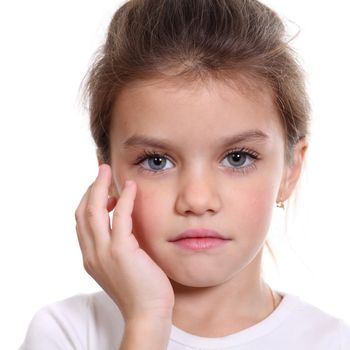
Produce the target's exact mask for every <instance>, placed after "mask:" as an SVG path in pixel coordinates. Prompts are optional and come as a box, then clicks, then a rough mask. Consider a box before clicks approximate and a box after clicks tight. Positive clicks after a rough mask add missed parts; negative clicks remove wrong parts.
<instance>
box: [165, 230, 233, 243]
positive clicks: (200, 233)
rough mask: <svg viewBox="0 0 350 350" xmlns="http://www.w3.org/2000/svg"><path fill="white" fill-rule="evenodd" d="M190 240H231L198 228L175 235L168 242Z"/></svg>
mask: <svg viewBox="0 0 350 350" xmlns="http://www.w3.org/2000/svg"><path fill="white" fill-rule="evenodd" d="M191 238H197V239H204V238H207V239H209V238H212V239H221V240H231V239H230V238H227V237H225V236H223V235H221V234H220V233H218V232H216V231H215V230H210V229H205V228H198V229H190V230H186V231H184V232H182V233H180V234H179V235H177V236H176V237H175V238H174V239H172V240H170V242H177V241H179V240H184V239H191Z"/></svg>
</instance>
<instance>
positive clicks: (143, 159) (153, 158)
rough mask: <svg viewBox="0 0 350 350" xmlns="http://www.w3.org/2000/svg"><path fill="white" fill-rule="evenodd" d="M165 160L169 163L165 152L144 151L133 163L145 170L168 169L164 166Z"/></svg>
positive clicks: (158, 170)
mask: <svg viewBox="0 0 350 350" xmlns="http://www.w3.org/2000/svg"><path fill="white" fill-rule="evenodd" d="M167 162H169V163H170V160H169V159H168V158H167V156H166V155H165V154H161V153H158V152H148V151H144V152H143V154H142V155H141V156H140V157H139V158H138V159H137V160H136V163H135V164H136V165H139V166H140V167H141V168H143V170H146V171H151V172H160V171H163V170H166V169H169V167H165V166H166V163H167ZM170 167H171V166H170Z"/></svg>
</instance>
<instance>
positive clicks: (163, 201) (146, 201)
mask: <svg viewBox="0 0 350 350" xmlns="http://www.w3.org/2000/svg"><path fill="white" fill-rule="evenodd" d="M167 198H168V200H167ZM168 206H169V196H167V195H166V193H164V191H162V189H161V188H160V187H142V185H140V184H138V192H137V195H136V198H135V202H134V210H133V213H132V220H133V233H134V234H135V236H136V238H138V239H140V240H141V241H142V240H143V238H144V237H147V236H148V235H150V234H152V235H155V234H157V232H159V231H163V234H164V229H165V227H164V226H165V225H164V223H165V222H166V212H169V210H170V208H168Z"/></svg>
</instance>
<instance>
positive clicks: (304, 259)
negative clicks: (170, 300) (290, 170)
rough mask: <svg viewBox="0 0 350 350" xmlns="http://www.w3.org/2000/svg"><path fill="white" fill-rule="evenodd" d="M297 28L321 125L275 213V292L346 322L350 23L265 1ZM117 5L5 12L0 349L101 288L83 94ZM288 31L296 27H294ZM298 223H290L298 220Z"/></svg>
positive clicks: (324, 10) (299, 3) (316, 5)
mask: <svg viewBox="0 0 350 350" xmlns="http://www.w3.org/2000/svg"><path fill="white" fill-rule="evenodd" d="M265 3H267V4H268V5H271V6H272V8H274V9H275V10H276V11H277V12H279V13H280V14H281V15H282V16H283V17H286V18H289V19H290V20H292V21H293V22H295V23H297V24H298V26H299V27H300V29H301V33H300V35H299V36H298V38H297V39H296V40H295V41H294V47H295V48H296V49H297V51H298V52H299V55H300V57H301V60H302V62H303V65H304V67H305V69H306V71H307V73H308V88H309V91H310V96H311V100H312V106H313V125H312V136H311V140H310V141H311V144H310V149H309V154H308V159H307V166H306V168H305V173H304V176H303V178H302V181H301V186H300V190H299V193H298V202H297V210H296V211H294V210H291V211H289V215H288V218H289V219H288V231H287V232H285V230H284V227H285V224H284V221H285V218H284V216H283V215H284V214H283V211H282V210H278V209H276V213H275V217H274V221H273V225H272V228H271V239H272V246H273V249H274V251H275V254H276V256H277V259H278V262H279V269H276V268H274V267H273V265H272V264H271V259H269V258H268V257H267V258H266V264H265V276H266V279H267V280H268V281H269V282H270V283H271V285H272V286H273V287H274V288H276V289H279V290H284V291H288V292H290V293H294V294H297V295H299V296H300V297H302V298H303V299H304V300H306V301H308V302H311V303H313V304H314V305H316V306H318V307H319V308H322V309H323V310H325V311H327V312H329V313H331V314H333V315H334V316H337V317H340V318H343V319H344V320H346V321H347V322H350V302H349V295H350V283H349V277H348V276H349V266H350V250H349V245H350V238H349V236H350V224H349V215H350V209H349V204H348V203H349V197H350V184H349V181H350V168H349V151H350V136H349V127H350V121H349V120H350V113H349V97H350V95H349V81H350V79H349V78H350V71H349V62H350V54H349V34H350V28H349V19H348V11H349V9H348V2H347V1H345V0H334V1H332V2H329V1H327V2H326V1H316V0H312V1H311V0H310V1H303V0H288V1H287V0H285V1H278V0H269V1H265ZM119 5H120V2H118V1H103V2H101V1H96V0H94V1H91V0H90V1H82V0H75V1H67V0H62V1H55V2H53V1H43V0H41V1H40V0H33V1H24V0H19V1H7V2H6V1H3V2H1V4H0V36H1V38H0V39H1V41H0V44H1V55H0V60H1V61H0V99H1V102H0V108H1V110H0V118H1V119H0V121H1V126H0V143H1V144H0V146H1V147H0V152H1V155H0V156H1V158H0V160H1V175H0V176H1V181H0V218H1V219H0V239H1V241H0V269H1V271H0V272H1V289H0V293H1V298H0V303H1V304H0V323H1V324H0V329H1V332H0V333H1V336H0V348H1V349H16V348H18V346H19V345H20V343H21V342H22V340H23V338H24V335H25V332H26V329H27V326H28V324H29V321H30V319H31V318H32V316H33V314H34V313H35V311H37V310H38V309H39V308H40V307H42V306H43V305H45V304H47V303H51V302H53V301H56V300H59V299H63V298H66V297H69V296H71V295H73V294H77V293H86V292H92V291H96V290H99V287H98V286H97V284H96V283H95V282H94V281H93V280H92V279H91V278H90V277H89V276H88V275H87V273H86V272H85V271H84V269H83V266H82V261H81V253H80V250H79V246H78V242H77V239H76V233H75V220H74V211H75V209H76V207H77V205H78V203H79V201H80V198H81V197H82V195H83V193H84V192H85V190H86V188H87V186H88V185H89V184H90V183H91V182H92V181H94V179H95V177H96V175H97V161H96V158H95V148H94V144H93V142H92V138H91V137H90V134H89V129H88V117H87V113H86V112H85V111H84V110H83V109H82V108H81V106H80V104H79V103H80V102H79V99H78V96H79V95H78V92H79V91H78V90H79V85H80V82H81V80H82V79H83V76H84V74H85V72H86V71H87V68H88V65H89V63H90V59H91V57H92V55H93V53H94V51H95V50H96V49H97V47H98V46H99V45H100V44H101V43H102V40H103V38H104V35H105V31H106V28H107V25H108V23H109V20H110V18H111V16H112V15H113V13H114V11H115V10H116V8H117V7H119ZM289 27H290V30H291V31H292V32H295V31H297V26H296V25H295V24H292V23H291V24H290V25H289ZM290 214H292V215H290Z"/></svg>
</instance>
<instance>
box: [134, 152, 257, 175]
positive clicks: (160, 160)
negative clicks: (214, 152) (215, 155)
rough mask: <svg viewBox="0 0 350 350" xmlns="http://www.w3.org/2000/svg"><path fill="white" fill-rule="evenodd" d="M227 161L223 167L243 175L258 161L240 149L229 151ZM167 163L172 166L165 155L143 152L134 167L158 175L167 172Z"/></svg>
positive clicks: (249, 153)
mask: <svg viewBox="0 0 350 350" xmlns="http://www.w3.org/2000/svg"><path fill="white" fill-rule="evenodd" d="M226 159H227V162H226V163H228V164H226V165H225V167H227V168H229V169H230V170H232V171H234V172H241V173H245V172H247V171H248V170H249V169H250V168H253V167H255V162H256V160H258V159H260V158H259V155H258V154H257V153H256V152H254V151H251V150H248V149H245V148H242V149H239V150H231V151H229V152H227V153H226V154H225V157H224V161H223V163H225V160H226ZM167 162H168V163H169V164H170V163H171V164H173V163H172V162H171V161H170V160H169V158H168V156H167V155H166V154H162V153H160V152H154V151H146V150H144V151H143V153H142V154H141V156H139V157H138V159H137V160H136V162H135V163H134V164H135V165H138V166H140V167H141V168H142V170H145V171H149V172H152V173H160V172H162V171H163V170H167V169H169V168H171V167H172V166H171V165H170V166H166V165H167Z"/></svg>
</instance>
